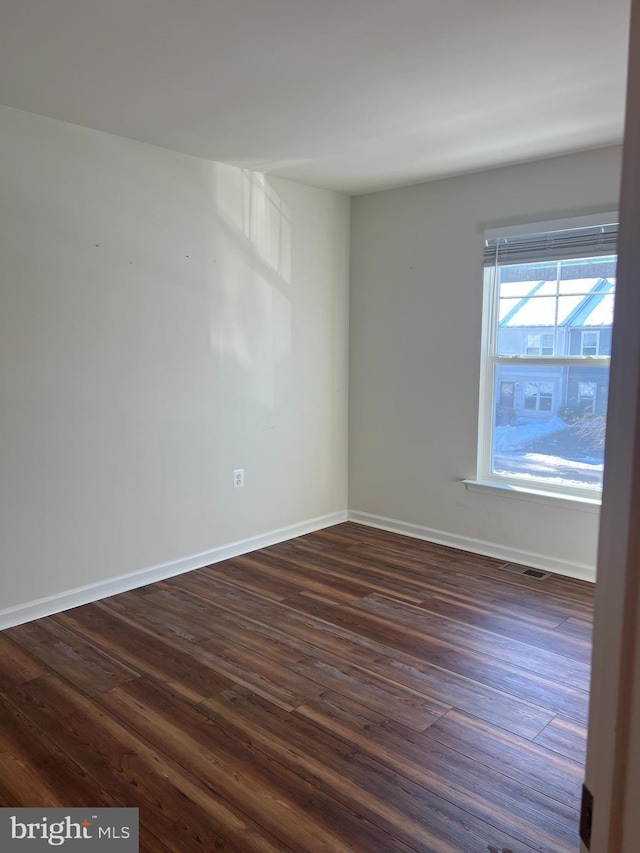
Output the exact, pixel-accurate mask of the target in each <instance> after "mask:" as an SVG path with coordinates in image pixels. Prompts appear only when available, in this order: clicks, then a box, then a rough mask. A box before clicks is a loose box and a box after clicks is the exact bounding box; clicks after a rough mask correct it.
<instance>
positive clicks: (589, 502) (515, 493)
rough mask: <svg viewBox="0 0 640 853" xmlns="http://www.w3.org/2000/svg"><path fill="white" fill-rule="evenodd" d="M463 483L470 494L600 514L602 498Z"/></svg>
mask: <svg viewBox="0 0 640 853" xmlns="http://www.w3.org/2000/svg"><path fill="white" fill-rule="evenodd" d="M462 482H463V483H464V485H465V487H466V489H467V491H468V492H483V493H484V494H491V495H494V496H495V495H499V496H502V497H510V498H518V499H519V500H525V501H533V502H534V503H542V504H547V506H553V505H555V506H562V507H564V508H565V509H575V510H578V511H580V512H589V513H599V512H600V504H601V500H600V498H588V497H578V496H577V495H571V496H569V495H561V494H559V493H558V492H545V491H542V490H539V489H527V488H526V486H512V485H509V484H507V483H497V482H493V481H491V480H463V481H462Z"/></svg>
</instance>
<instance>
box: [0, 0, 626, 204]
mask: <svg viewBox="0 0 640 853" xmlns="http://www.w3.org/2000/svg"><path fill="white" fill-rule="evenodd" d="M628 19H629V0H607V2H603V0H22V2H17V0H0V104H4V105H6V106H11V107H17V108H18V109H22V110H28V111H29V112H33V113H39V114H41V115H45V116H51V117H53V118H57V119H63V120H65V121H69V122H74V123H76V124H80V125H85V126H86V127H91V128H96V129H98V130H103V131H107V132H108V133H114V134H118V135H120V136H125V137H129V138H131V139H137V140H141V141H143V142H148V143H151V144H153V145H160V146H162V147H164V148H170V149H173V150H176V151H182V152H184V153H187V154H194V155H197V156H199V157H206V158H210V159H213V160H221V161H224V162H228V163H234V164H237V165H241V166H243V167H248V168H252V169H258V170H260V171H265V172H267V173H270V174H274V175H280V176H283V177H287V178H291V179H293V180H297V181H302V182H304V183H308V184H312V185H315V186H321V187H327V188H329V189H336V190H341V191H344V192H348V193H354V194H357V193H362V192H368V191H371V190H375V189H382V188H386V187H392V186H401V185H404V184H410V183H414V182H418V181H424V180H430V179H434V178H438V177H443V176H446V175H453V174H461V173H464V172H469V171H475V170H479V169H485V168H489V167H492V166H497V165H503V164H507V163H516V162H522V161H526V160H534V159H538V158H542V157H549V156H553V155H556V154H562V153H568V152H573V151H579V150H585V149H588V148H597V147H602V146H605V145H610V144H614V143H616V142H619V141H620V139H621V136H622V126H623V113H624V89H625V77H626V53H627V34H628V28H629V21H628Z"/></svg>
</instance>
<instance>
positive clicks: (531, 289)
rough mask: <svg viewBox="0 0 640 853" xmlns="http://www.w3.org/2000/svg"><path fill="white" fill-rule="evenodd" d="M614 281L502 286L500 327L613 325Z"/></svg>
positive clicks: (517, 282)
mask: <svg viewBox="0 0 640 853" xmlns="http://www.w3.org/2000/svg"><path fill="white" fill-rule="evenodd" d="M614 295H615V279H604V278H578V279H569V280H566V281H560V282H559V284H558V283H557V282H555V281H515V282H503V283H502V284H501V285H500V306H499V325H500V328H503V329H504V328H522V327H527V328H530V327H539V326H549V327H550V328H553V327H554V326H556V325H557V326H559V327H565V328H569V327H572V326H579V327H582V326H593V327H602V326H611V325H613V304H614Z"/></svg>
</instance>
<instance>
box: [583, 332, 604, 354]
mask: <svg viewBox="0 0 640 853" xmlns="http://www.w3.org/2000/svg"><path fill="white" fill-rule="evenodd" d="M599 349H600V332H582V346H581V352H582V355H598V353H599Z"/></svg>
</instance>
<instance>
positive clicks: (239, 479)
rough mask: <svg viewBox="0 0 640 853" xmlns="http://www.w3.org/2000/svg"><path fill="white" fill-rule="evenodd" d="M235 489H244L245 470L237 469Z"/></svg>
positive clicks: (234, 479) (234, 475) (234, 480)
mask: <svg viewBox="0 0 640 853" xmlns="http://www.w3.org/2000/svg"><path fill="white" fill-rule="evenodd" d="M233 488H234V489H244V468H236V470H235V471H234V472H233Z"/></svg>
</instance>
